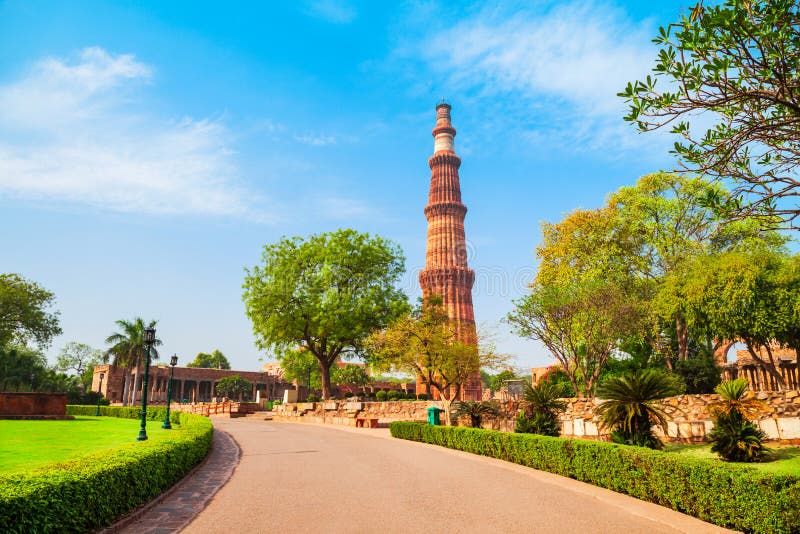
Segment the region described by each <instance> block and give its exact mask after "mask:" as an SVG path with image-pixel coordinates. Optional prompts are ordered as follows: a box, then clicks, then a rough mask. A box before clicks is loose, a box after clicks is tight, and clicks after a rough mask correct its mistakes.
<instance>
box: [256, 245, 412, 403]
mask: <svg viewBox="0 0 800 534" xmlns="http://www.w3.org/2000/svg"><path fill="white" fill-rule="evenodd" d="M403 272H404V259H403V255H402V253H401V251H400V249H399V247H397V245H395V244H393V243H391V242H389V241H386V240H384V239H382V238H380V237H372V236H370V235H369V234H362V233H358V232H356V231H354V230H338V231H336V232H330V233H324V234H318V235H312V236H310V237H308V238H306V239H303V238H300V237H294V238H284V239H282V240H280V241H279V242H278V243H275V244H272V245H267V246H265V247H264V252H263V255H262V265H261V266H256V267H254V268H253V269H252V270H247V274H246V276H245V282H244V296H243V298H244V302H245V307H246V309H247V315H248V317H249V318H250V320H251V322H252V323H253V331H254V333H255V335H256V345H257V346H258V347H259V348H261V349H272V350H274V351H275V352H278V353H285V352H286V351H287V350H289V349H294V348H296V347H297V346H302V347H304V348H305V349H306V350H308V351H309V352H310V353H311V354H313V355H314V357H315V358H316V359H317V361H318V364H319V370H320V375H321V377H322V396H323V398H325V399H328V398H330V395H331V376H330V368H331V365H333V362H335V361H336V360H337V359H339V358H342V357H347V356H357V357H360V356H363V349H362V345H363V342H364V340H365V339H366V338H367V337H368V336H369V335H370V334H371V333H372V332H375V331H376V330H379V329H381V328H383V327H385V326H386V325H387V324H389V323H390V322H391V321H392V320H393V319H395V318H396V317H398V316H400V315H401V314H402V313H403V312H404V311H405V310H406V309H407V306H408V304H407V299H406V297H405V295H403V293H402V291H400V290H399V289H398V288H397V287H396V285H397V283H398V282H399V281H400V277H401V275H402V274H403Z"/></svg>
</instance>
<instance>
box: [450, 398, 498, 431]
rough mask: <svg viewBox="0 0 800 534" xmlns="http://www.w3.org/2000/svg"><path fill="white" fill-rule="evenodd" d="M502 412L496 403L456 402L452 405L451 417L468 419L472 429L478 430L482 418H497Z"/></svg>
mask: <svg viewBox="0 0 800 534" xmlns="http://www.w3.org/2000/svg"><path fill="white" fill-rule="evenodd" d="M502 414H503V412H502V410H500V407H499V406H498V405H497V403H496V402H483V401H458V402H455V403H453V411H452V413H451V417H454V418H456V419H457V418H459V417H469V424H470V426H471V427H472V428H480V427H481V424H482V423H483V418H484V417H498V416H500V415H502Z"/></svg>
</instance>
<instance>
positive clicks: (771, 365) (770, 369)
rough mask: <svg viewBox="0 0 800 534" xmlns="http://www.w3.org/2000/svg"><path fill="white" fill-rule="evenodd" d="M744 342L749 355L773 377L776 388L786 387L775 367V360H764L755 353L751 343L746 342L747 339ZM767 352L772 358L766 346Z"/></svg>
mask: <svg viewBox="0 0 800 534" xmlns="http://www.w3.org/2000/svg"><path fill="white" fill-rule="evenodd" d="M745 344H746V345H747V351H748V352H749V353H750V356H751V357H752V358H753V359H754V360H755V361H757V362H758V363H759V364H760V366H761V368H762V369H764V370H765V371H766V372H767V374H768V375H770V376H771V377H772V378H774V379H775V383H776V385H777V386H778V389H779V390H782V389H784V388H785V387H786V382H785V381H784V380H783V376H781V374H780V372H778V370H777V369H776V368H775V362H774V361H770V362H767V361H764V360H763V359H762V358H761V357H760V356H759V355H758V354H756V351H755V350H754V349H753V348H752V345H751V344H750V343H747V340H745ZM767 353H768V354H769V355H770V358H772V352H771V351H770V350H769V348H768V347H767Z"/></svg>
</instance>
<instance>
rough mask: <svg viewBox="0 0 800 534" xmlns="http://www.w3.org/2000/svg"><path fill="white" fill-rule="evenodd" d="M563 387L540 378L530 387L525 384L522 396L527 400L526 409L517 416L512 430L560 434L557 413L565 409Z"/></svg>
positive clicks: (550, 434) (527, 432) (528, 432)
mask: <svg viewBox="0 0 800 534" xmlns="http://www.w3.org/2000/svg"><path fill="white" fill-rule="evenodd" d="M563 396H564V387H563V386H562V385H561V384H558V383H555V382H552V381H550V380H541V381H540V382H539V383H538V384H536V385H535V386H533V387H531V386H530V385H528V384H525V393H524V394H523V398H524V399H525V401H527V402H528V408H527V410H526V411H523V412H520V414H519V415H518V416H517V421H516V425H515V426H514V432H521V433H526V434H542V435H545V436H558V435H559V434H561V429H560V425H559V422H558V415H559V414H560V413H562V412H563V411H564V410H566V409H567V402H566V401H565V400H563V399H562V398H561V397H563Z"/></svg>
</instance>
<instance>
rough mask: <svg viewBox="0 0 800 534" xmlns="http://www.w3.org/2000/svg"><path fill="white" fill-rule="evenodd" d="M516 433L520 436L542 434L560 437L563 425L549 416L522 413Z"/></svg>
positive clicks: (519, 416) (517, 422) (516, 426)
mask: <svg viewBox="0 0 800 534" xmlns="http://www.w3.org/2000/svg"><path fill="white" fill-rule="evenodd" d="M514 432H517V433H520V434H541V435H542V436H558V435H560V434H561V424H560V423H559V422H558V419H554V418H553V417H550V416H549V415H547V414H543V413H535V414H533V415H528V414H527V413H526V412H524V411H521V412H520V413H519V414H517V420H516V422H515V424H514Z"/></svg>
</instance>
